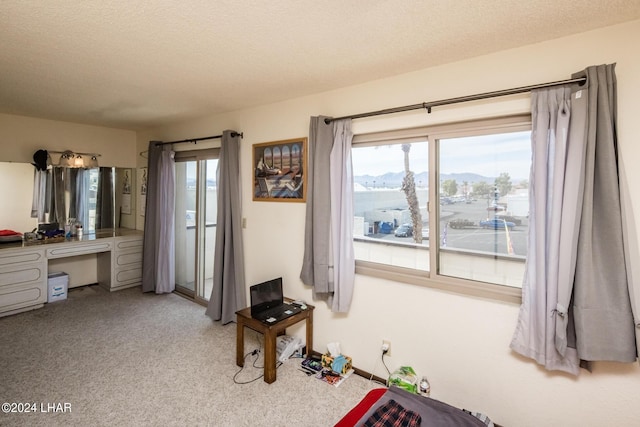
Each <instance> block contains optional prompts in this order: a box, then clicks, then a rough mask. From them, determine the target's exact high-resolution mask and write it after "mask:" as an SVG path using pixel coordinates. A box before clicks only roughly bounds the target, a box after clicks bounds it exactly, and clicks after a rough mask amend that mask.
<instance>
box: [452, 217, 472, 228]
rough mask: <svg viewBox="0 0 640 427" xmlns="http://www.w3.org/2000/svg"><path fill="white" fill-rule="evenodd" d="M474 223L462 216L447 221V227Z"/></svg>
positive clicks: (466, 225)
mask: <svg viewBox="0 0 640 427" xmlns="http://www.w3.org/2000/svg"><path fill="white" fill-rule="evenodd" d="M475 225H476V224H475V222H473V221H469V220H468V219H464V218H456V219H452V220H451V221H449V227H451V228H467V227H474V226H475Z"/></svg>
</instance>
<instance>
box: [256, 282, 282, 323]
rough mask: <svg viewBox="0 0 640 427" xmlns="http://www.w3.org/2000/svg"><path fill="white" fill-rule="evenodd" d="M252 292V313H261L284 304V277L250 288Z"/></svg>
mask: <svg viewBox="0 0 640 427" xmlns="http://www.w3.org/2000/svg"><path fill="white" fill-rule="evenodd" d="M249 292H250V294H251V315H252V316H253V315H255V314H257V313H261V312H263V311H265V310H268V309H270V308H273V307H277V306H279V305H282V303H283V302H284V298H283V295H282V277H278V278H277V279H272V280H269V281H266V282H263V283H259V284H257V285H253V286H251V287H250V288H249Z"/></svg>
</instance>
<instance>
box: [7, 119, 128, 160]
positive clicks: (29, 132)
mask: <svg viewBox="0 0 640 427" xmlns="http://www.w3.org/2000/svg"><path fill="white" fill-rule="evenodd" d="M0 130H1V132H0V161H3V162H24V163H31V162H32V161H33V153H35V152H36V151H37V150H39V149H45V150H51V151H54V150H55V151H64V150H71V151H78V152H82V153H98V154H101V155H102V156H101V157H99V158H98V161H99V163H100V166H118V167H135V166H136V152H135V150H136V133H135V132H134V131H131V130H124V129H114V128H106V127H100V126H90V125H82V124H77V123H69V122H60V121H55V120H45V119H38V118H33V117H24V116H15V115H10V114H0ZM52 157H53V156H52ZM55 160H57V158H55Z"/></svg>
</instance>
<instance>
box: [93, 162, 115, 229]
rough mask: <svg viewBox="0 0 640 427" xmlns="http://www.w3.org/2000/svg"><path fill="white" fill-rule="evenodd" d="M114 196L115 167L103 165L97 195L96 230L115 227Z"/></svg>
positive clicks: (99, 174) (99, 173)
mask: <svg viewBox="0 0 640 427" xmlns="http://www.w3.org/2000/svg"><path fill="white" fill-rule="evenodd" d="M113 198H114V194H113V168H105V167H101V168H100V169H99V171H98V193H97V196H96V230H100V229H103V228H113V226H114V216H113Z"/></svg>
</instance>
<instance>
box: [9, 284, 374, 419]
mask: <svg viewBox="0 0 640 427" xmlns="http://www.w3.org/2000/svg"><path fill="white" fill-rule="evenodd" d="M204 311H205V309H204V307H202V306H200V305H197V304H195V303H193V302H191V301H188V300H186V299H184V298H182V297H180V296H178V295H175V294H168V295H154V294H143V293H142V292H141V291H140V288H132V289H126V290H123V291H118V292H113V293H109V292H107V291H105V290H103V289H102V288H99V287H98V286H88V287H83V288H77V289H73V290H71V291H70V292H69V295H68V299H67V300H65V301H59V302H55V303H51V304H45V307H44V308H42V309H39V310H34V311H29V312H25V313H20V314H16V315H13V316H8V317H3V318H0V403H2V404H4V403H15V404H16V405H14V406H13V408H12V409H20V410H21V411H25V410H30V411H31V412H22V413H4V409H5V406H3V412H2V413H0V425H2V426H331V425H333V424H335V422H337V421H338V420H339V419H340V418H341V417H342V416H343V415H344V414H345V413H346V412H347V411H348V410H349V409H350V408H351V407H352V406H353V405H355V404H356V403H357V402H358V401H359V400H360V399H361V398H362V397H364V395H365V394H366V393H367V391H369V390H370V389H371V388H375V387H379V386H378V385H376V384H375V383H370V382H369V381H367V380H366V379H364V378H362V377H358V376H355V375H352V376H351V377H350V378H348V379H347V380H345V381H344V382H343V383H342V384H341V385H340V386H339V387H333V386H331V385H328V384H326V383H323V382H322V381H319V380H317V379H315V378H313V377H308V376H307V375H306V374H304V373H303V372H301V371H299V363H300V359H290V360H288V361H287V362H285V363H284V364H282V366H280V367H279V368H278V373H277V377H278V379H277V381H276V382H274V383H273V384H266V383H265V382H264V381H263V380H262V378H259V379H257V380H256V381H253V382H250V383H248V384H236V383H235V382H234V376H235V375H236V373H237V372H238V371H239V368H238V367H237V366H236V363H235V335H236V325H235V323H233V324H229V325H224V326H223V325H221V324H219V323H218V322H213V321H211V319H210V318H208V317H207V316H205V314H204ZM260 338H261V336H260V335H259V334H256V333H254V332H253V331H250V330H247V331H246V332H245V351H247V352H249V351H251V350H253V349H255V348H259V346H260ZM316 350H318V349H316ZM261 354H262V351H261V352H260V353H259V354H258V356H257V357H254V356H251V355H249V356H248V357H247V358H246V362H245V368H244V370H242V372H240V373H239V374H237V376H236V378H235V380H236V381H238V382H249V381H251V380H252V379H255V378H258V377H259V376H260V375H261V374H262V369H260V367H261V366H262V358H261ZM254 359H257V360H256V361H255V363H254ZM19 405H21V406H19Z"/></svg>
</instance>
